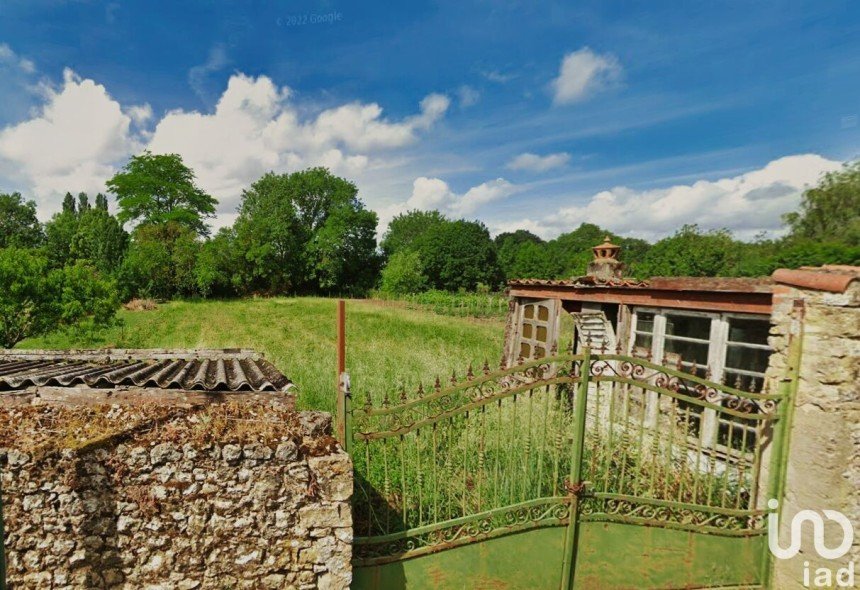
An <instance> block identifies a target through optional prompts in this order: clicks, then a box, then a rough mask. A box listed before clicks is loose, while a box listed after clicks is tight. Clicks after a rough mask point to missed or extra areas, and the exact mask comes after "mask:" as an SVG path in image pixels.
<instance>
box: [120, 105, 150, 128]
mask: <svg viewBox="0 0 860 590" xmlns="http://www.w3.org/2000/svg"><path fill="white" fill-rule="evenodd" d="M125 112H126V114H127V115H128V116H129V117H131V120H132V121H134V123H135V125H137V126H138V127H140V126H143V125H144V124H146V123H147V121H149V120H150V119H152V107H151V106H149V105H148V104H141V105H133V106H130V107H128V108H127V109H125Z"/></svg>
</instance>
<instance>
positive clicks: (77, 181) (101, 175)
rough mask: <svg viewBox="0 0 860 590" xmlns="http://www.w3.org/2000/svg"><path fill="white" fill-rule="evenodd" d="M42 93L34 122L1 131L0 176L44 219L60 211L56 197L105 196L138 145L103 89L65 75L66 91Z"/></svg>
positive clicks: (68, 72) (125, 117)
mask: <svg viewBox="0 0 860 590" xmlns="http://www.w3.org/2000/svg"><path fill="white" fill-rule="evenodd" d="M44 92H45V93H46V103H45V104H44V106H42V108H41V109H39V110H38V112H36V114H35V116H34V117H33V118H31V119H29V120H27V121H24V122H22V123H19V124H17V125H12V126H9V127H6V128H5V129H2V130H0V170H6V171H7V174H6V176H11V177H12V178H14V179H16V180H18V181H19V182H20V183H21V184H22V185H24V186H27V187H28V188H29V190H30V191H32V193H33V196H35V197H36V199H37V202H38V203H39V204H40V211H41V212H42V214H43V216H46V215H48V214H49V213H50V212H52V211H55V210H56V209H57V208H58V204H57V202H53V203H50V202H49V201H48V198H49V197H51V196H53V195H56V194H62V193H65V192H66V191H73V192H75V191H89V192H96V191H103V190H104V183H105V181H106V180H107V179H108V178H110V176H111V175H112V174H113V171H114V169H115V168H114V164H115V163H117V162H118V161H121V160H123V159H124V158H126V157H127V156H128V155H129V154H131V153H133V152H134V151H135V150H137V149H139V148H140V145H139V144H138V142H137V141H136V140H135V139H134V138H133V137H132V135H131V134H130V132H129V125H130V123H131V117H130V116H129V115H127V114H125V113H123V111H122V109H121V107H120V104H119V103H118V102H117V101H115V100H114V99H113V98H111V96H110V95H109V94H108V92H107V90H106V89H105V87H104V86H101V85H99V84H96V83H95V82H93V81H92V80H82V79H81V78H80V77H78V76H77V75H76V74H75V73H74V72H72V71H71V70H68V69H67V70H66V71H65V72H64V73H63V85H62V88H60V89H59V90H55V89H51V88H47V87H46V88H45V89H44ZM55 201H56V200H55Z"/></svg>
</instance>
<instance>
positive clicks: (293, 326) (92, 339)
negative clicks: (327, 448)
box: [19, 297, 504, 411]
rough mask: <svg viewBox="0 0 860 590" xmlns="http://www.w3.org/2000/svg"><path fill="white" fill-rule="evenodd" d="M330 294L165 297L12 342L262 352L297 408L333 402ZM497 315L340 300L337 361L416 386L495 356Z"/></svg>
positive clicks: (381, 379)
mask: <svg viewBox="0 0 860 590" xmlns="http://www.w3.org/2000/svg"><path fill="white" fill-rule="evenodd" d="M335 308H336V302H335V300H333V299H322V298H311V297H303V298H280V297H274V298H266V299H263V298H257V299H244V300H232V301H220V300H219V301H189V302H181V301H178V302H172V303H165V304H161V305H159V306H158V308H157V309H154V310H151V311H127V310H121V311H120V312H119V319H121V320H122V324H121V325H114V326H111V327H109V328H108V329H106V330H104V331H102V332H100V333H80V332H68V331H64V332H55V333H51V334H48V335H45V336H42V337H39V338H31V339H28V340H25V341H24V342H22V343H21V344H20V345H19V346H20V347H21V348H49V349H67V348H90V347H106V346H113V347H118V348H198V347H199V348H233V347H247V348H254V349H256V350H259V351H260V352H263V353H264V354H265V355H266V358H267V359H268V360H270V361H271V362H272V363H274V364H275V366H277V367H278V368H279V369H281V370H282V371H283V372H284V374H286V375H287V376H288V377H289V378H290V379H292V380H293V382H294V383H295V384H296V385H297V387H298V390H299V392H298V406H299V407H301V408H312V409H318V410H326V411H333V410H334V406H335V366H336V364H335V361H336V359H335V349H336V346H335V342H336V329H335ZM503 333H504V325H503V323H502V321H495V320H485V321H475V320H472V319H468V318H463V319H461V318H452V317H444V316H439V315H436V314H434V313H428V312H426V311H423V310H417V309H406V308H404V307H401V306H396V307H395V306H392V307H389V306H384V305H381V304H380V303H377V302H373V301H350V302H349V303H348V304H347V368H348V369H349V371H350V374H351V376H352V383H353V386H354V387H355V388H356V389H360V390H362V391H376V392H381V391H383V390H384V389H386V388H391V387H392V386H393V385H395V384H400V383H402V384H404V385H406V386H407V387H413V388H414V387H415V386H417V384H418V382H419V381H423V382H424V383H425V385H426V384H427V383H428V381H429V380H430V379H432V377H433V376H435V375H440V376H445V375H450V374H451V370H452V369H455V368H456V369H457V370H458V372H463V371H465V368H466V366H467V365H468V364H469V363H473V364H474V365H475V366H480V365H481V363H483V361H484V359H489V360H490V361H491V362H493V361H495V362H498V359H499V356H500V355H501V349H502V337H503Z"/></svg>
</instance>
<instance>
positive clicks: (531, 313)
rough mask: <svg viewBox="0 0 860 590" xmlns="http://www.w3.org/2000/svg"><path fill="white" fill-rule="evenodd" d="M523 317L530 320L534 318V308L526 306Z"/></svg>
mask: <svg viewBox="0 0 860 590" xmlns="http://www.w3.org/2000/svg"><path fill="white" fill-rule="evenodd" d="M523 317H525V318H528V319H532V318H534V317H535V306H534V305H526V308H525V310H524V311H523Z"/></svg>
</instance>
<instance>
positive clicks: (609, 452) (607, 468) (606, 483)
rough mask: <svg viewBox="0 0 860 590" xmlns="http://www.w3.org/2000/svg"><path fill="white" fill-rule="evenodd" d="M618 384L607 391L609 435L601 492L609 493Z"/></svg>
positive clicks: (614, 384)
mask: <svg viewBox="0 0 860 590" xmlns="http://www.w3.org/2000/svg"><path fill="white" fill-rule="evenodd" d="M617 386H618V383H613V384H612V386H611V389H610V390H609V435H608V438H607V439H606V461H605V463H604V465H603V491H604V492H608V491H609V477H610V473H611V471H612V460H613V459H614V458H615V457H614V453H615V398H616V397H617V395H616V394H617V393H618V392H617V391H616V389H619V388H618V387H617Z"/></svg>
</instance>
